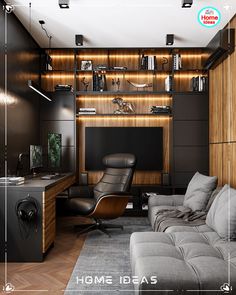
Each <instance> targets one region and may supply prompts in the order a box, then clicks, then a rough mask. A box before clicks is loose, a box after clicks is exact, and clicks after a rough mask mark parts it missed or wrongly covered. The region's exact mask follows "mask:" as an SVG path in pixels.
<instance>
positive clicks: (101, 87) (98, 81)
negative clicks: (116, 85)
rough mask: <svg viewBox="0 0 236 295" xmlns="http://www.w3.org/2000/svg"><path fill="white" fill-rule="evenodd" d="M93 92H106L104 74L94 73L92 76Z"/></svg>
mask: <svg viewBox="0 0 236 295" xmlns="http://www.w3.org/2000/svg"><path fill="white" fill-rule="evenodd" d="M93 91H107V81H106V74H105V72H95V73H94V74H93Z"/></svg>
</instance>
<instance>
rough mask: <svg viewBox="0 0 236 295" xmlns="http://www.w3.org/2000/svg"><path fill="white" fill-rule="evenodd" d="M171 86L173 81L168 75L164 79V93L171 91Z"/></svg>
mask: <svg viewBox="0 0 236 295" xmlns="http://www.w3.org/2000/svg"><path fill="white" fill-rule="evenodd" d="M172 86H173V79H172V76H171V75H168V76H167V77H166V78H165V91H167V92H169V91H172Z"/></svg>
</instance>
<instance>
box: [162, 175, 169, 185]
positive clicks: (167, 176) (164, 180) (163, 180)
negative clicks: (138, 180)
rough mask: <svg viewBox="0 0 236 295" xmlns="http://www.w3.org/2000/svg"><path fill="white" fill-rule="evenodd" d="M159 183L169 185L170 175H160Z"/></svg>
mask: <svg viewBox="0 0 236 295" xmlns="http://www.w3.org/2000/svg"><path fill="white" fill-rule="evenodd" d="M161 183H162V185H170V174H169V173H162V175H161Z"/></svg>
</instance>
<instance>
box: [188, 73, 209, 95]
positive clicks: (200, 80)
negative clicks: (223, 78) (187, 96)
mask: <svg viewBox="0 0 236 295" xmlns="http://www.w3.org/2000/svg"><path fill="white" fill-rule="evenodd" d="M207 84H208V82H207V77H204V76H197V77H193V78H192V79H191V91H196V92H202V91H207Z"/></svg>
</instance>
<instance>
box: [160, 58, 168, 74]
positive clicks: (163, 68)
mask: <svg viewBox="0 0 236 295" xmlns="http://www.w3.org/2000/svg"><path fill="white" fill-rule="evenodd" d="M168 62H169V60H168V58H167V57H162V60H161V69H162V71H164V70H165V65H167V64H168Z"/></svg>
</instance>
